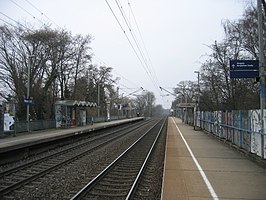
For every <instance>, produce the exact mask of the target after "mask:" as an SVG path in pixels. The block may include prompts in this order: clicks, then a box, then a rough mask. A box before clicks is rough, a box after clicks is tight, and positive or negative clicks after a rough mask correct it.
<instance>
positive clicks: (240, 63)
mask: <svg viewBox="0 0 266 200" xmlns="http://www.w3.org/2000/svg"><path fill="white" fill-rule="evenodd" d="M259 76H260V74H259V61H258V60H230V78H257V77H259Z"/></svg>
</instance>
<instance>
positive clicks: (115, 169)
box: [71, 119, 166, 200]
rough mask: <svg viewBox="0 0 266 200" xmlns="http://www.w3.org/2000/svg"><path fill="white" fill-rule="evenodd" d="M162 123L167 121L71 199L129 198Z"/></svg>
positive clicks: (132, 146) (152, 148)
mask: <svg viewBox="0 0 266 200" xmlns="http://www.w3.org/2000/svg"><path fill="white" fill-rule="evenodd" d="M165 124H166V119H162V120H160V121H159V122H158V123H156V124H155V125H154V126H153V127H152V128H150V129H149V130H148V131H147V132H146V133H145V134H144V135H143V136H142V137H140V138H139V139H138V140H137V141H136V142H135V143H133V144H132V145H131V146H130V147H129V148H128V149H126V150H125V151H124V152H123V153H122V154H121V155H120V156H118V157H117V158H116V159H115V160H114V161H113V162H112V163H111V164H110V165H108V166H107V167H106V168H105V169H104V170H103V171H101V172H100V173H99V174H98V175H97V176H96V177H95V178H94V179H93V180H91V181H90V182H89V183H88V184H87V185H85V186H84V187H83V188H82V189H81V190H80V191H78V192H77V193H76V194H75V195H74V196H73V197H72V198H71V200H78V199H116V200H117V199H132V198H133V196H134V193H135V192H136V190H137V187H138V184H139V182H140V180H141V178H142V175H143V173H144V170H145V168H146V166H147V163H148V161H149V158H150V156H151V154H152V151H153V150H154V146H155V144H156V142H157V139H158V138H159V136H160V134H161V133H162V131H163V127H164V126H165Z"/></svg>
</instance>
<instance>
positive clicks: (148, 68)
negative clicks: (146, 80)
mask: <svg viewBox="0 0 266 200" xmlns="http://www.w3.org/2000/svg"><path fill="white" fill-rule="evenodd" d="M115 2H116V4H117V6H118V9H119V11H120V13H121V15H122V18H123V19H124V21H125V23H126V25H127V27H128V30H129V32H130V34H131V36H132V38H133V41H134V43H135V45H136V47H137V50H138V52H139V55H140V56H141V58H142V60H143V62H142V64H143V68H144V69H145V71H146V72H147V74H148V76H149V77H150V79H151V81H152V83H153V84H154V86H155V87H156V82H155V79H154V77H153V75H152V73H151V70H150V67H149V66H148V64H147V59H146V57H145V56H144V53H143V51H142V49H141V47H140V44H139V42H138V40H137V38H136V36H135V33H134V30H133V28H132V26H131V25H130V23H129V21H128V19H127V17H126V15H125V14H124V10H123V7H122V5H121V3H120V1H119V0H115Z"/></svg>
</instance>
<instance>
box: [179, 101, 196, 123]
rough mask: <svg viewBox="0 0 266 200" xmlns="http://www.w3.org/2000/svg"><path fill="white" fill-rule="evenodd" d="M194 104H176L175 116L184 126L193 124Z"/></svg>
mask: <svg viewBox="0 0 266 200" xmlns="http://www.w3.org/2000/svg"><path fill="white" fill-rule="evenodd" d="M195 106H196V104H195V103H179V104H177V115H178V116H179V117H180V118H181V119H182V122H184V123H185V124H193V122H194V109H195Z"/></svg>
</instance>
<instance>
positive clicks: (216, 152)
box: [161, 117, 266, 200]
mask: <svg viewBox="0 0 266 200" xmlns="http://www.w3.org/2000/svg"><path fill="white" fill-rule="evenodd" d="M166 143H167V146H166V152H165V166H164V176H163V185H162V194H161V199H162V200H210V199H214V200H219V199H220V200H262V199H264V200H265V199H266V189H265V188H266V169H265V168H263V167H262V166H260V165H258V164H257V163H255V162H253V161H251V160H250V159H249V158H247V157H246V156H245V155H244V154H241V153H240V152H239V151H236V150H235V149H233V148H232V147H230V146H228V145H226V144H224V143H222V142H221V141H219V140H217V139H215V138H214V137H211V136H210V135H208V134H206V133H204V132H202V131H195V130H193V127H191V126H188V125H185V124H183V123H182V122H181V120H179V119H177V118H174V117H170V118H169V119H168V132H167V142H166Z"/></svg>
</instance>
